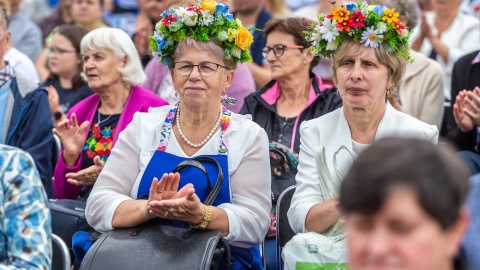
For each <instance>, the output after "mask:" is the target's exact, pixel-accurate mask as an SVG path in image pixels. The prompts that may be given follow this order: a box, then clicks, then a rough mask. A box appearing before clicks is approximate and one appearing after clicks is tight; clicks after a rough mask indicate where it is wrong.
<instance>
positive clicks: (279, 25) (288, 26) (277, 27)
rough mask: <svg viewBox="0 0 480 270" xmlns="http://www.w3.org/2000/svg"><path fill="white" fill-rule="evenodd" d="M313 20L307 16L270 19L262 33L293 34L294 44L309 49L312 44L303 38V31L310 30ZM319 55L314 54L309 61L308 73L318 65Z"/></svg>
mask: <svg viewBox="0 0 480 270" xmlns="http://www.w3.org/2000/svg"><path fill="white" fill-rule="evenodd" d="M312 23H313V21H312V20H310V19H307V18H296V17H291V18H285V19H271V20H269V21H268V22H267V23H266V24H265V28H264V29H263V35H264V36H265V37H268V35H270V33H272V32H275V31H278V32H282V33H285V34H287V35H291V36H293V40H294V42H295V45H299V46H303V47H304V50H309V49H310V46H312V44H311V43H310V42H309V41H307V40H306V39H305V34H304V33H303V31H309V30H311V29H310V27H311V25H312ZM319 61H320V57H318V56H315V57H314V58H313V60H312V62H310V68H309V70H308V72H309V73H312V70H313V68H314V67H315V66H316V65H318V62H319Z"/></svg>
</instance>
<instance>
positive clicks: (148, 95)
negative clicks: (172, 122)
mask: <svg viewBox="0 0 480 270" xmlns="http://www.w3.org/2000/svg"><path fill="white" fill-rule="evenodd" d="M135 89H136V92H135V95H136V97H135V100H136V101H140V102H142V101H143V102H145V103H149V104H155V105H158V106H163V105H167V104H168V102H167V101H165V100H163V99H162V98H161V97H159V96H157V95H156V94H155V93H153V92H152V91H149V90H147V89H145V88H143V87H141V86H135Z"/></svg>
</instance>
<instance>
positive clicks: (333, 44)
mask: <svg viewBox="0 0 480 270" xmlns="http://www.w3.org/2000/svg"><path fill="white" fill-rule="evenodd" d="M337 48H338V43H337V42H336V40H333V41H330V42H328V43H327V48H326V49H327V50H329V51H335V50H336V49H337Z"/></svg>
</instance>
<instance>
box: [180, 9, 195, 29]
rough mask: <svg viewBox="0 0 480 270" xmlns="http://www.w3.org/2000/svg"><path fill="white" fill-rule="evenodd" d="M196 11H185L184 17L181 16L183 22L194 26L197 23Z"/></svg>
mask: <svg viewBox="0 0 480 270" xmlns="http://www.w3.org/2000/svg"><path fill="white" fill-rule="evenodd" d="M197 19H198V16H197V13H196V12H195V11H187V13H186V14H185V17H184V18H183V23H185V25H187V26H194V25H196V24H197Z"/></svg>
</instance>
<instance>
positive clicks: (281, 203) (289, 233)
mask: <svg viewBox="0 0 480 270" xmlns="http://www.w3.org/2000/svg"><path fill="white" fill-rule="evenodd" d="M295 188H296V186H290V187H288V188H286V189H285V190H284V191H283V192H282V194H280V196H279V197H278V200H277V217H276V218H277V262H278V269H279V270H283V260H282V249H283V247H284V246H285V244H287V242H288V241H290V239H292V237H293V236H294V235H295V232H293V230H292V228H291V227H290V224H289V223H288V217H287V212H288V209H289V208H290V203H291V202H292V197H293V194H294V193H295Z"/></svg>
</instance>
